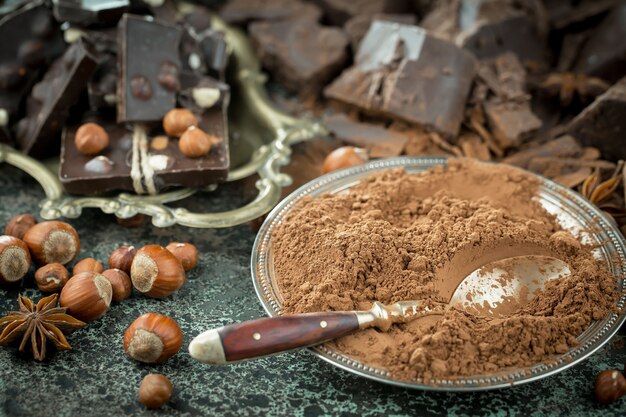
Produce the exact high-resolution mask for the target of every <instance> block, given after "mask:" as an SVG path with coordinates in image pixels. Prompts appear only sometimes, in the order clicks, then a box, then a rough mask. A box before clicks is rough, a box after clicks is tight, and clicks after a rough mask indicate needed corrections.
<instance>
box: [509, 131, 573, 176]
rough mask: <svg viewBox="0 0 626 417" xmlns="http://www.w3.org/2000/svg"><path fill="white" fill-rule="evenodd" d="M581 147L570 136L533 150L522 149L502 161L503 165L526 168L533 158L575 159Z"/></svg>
mask: <svg viewBox="0 0 626 417" xmlns="http://www.w3.org/2000/svg"><path fill="white" fill-rule="evenodd" d="M582 152H583V149H582V147H581V146H580V145H579V144H578V142H576V139H574V138H573V137H572V136H570V135H565V136H561V137H560V138H556V139H553V140H550V141H548V142H546V143H545V144H543V145H540V146H536V147H534V148H528V149H524V150H522V151H519V152H516V153H514V154H513V155H511V156H508V157H506V158H504V159H503V160H502V162H503V163H505V164H511V165H516V166H518V167H522V168H528V166H529V164H530V162H531V161H532V160H533V159H535V158H542V157H554V158H575V157H578V156H580V155H581V154H582Z"/></svg>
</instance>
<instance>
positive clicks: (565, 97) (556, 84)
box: [541, 72, 609, 106]
mask: <svg viewBox="0 0 626 417" xmlns="http://www.w3.org/2000/svg"><path fill="white" fill-rule="evenodd" d="M541 88H542V89H543V90H544V91H546V92H547V93H548V94H551V95H558V96H559V99H560V101H561V104H562V105H563V106H569V105H570V104H571V103H572V101H573V100H574V97H575V96H578V98H579V99H580V100H581V101H582V102H584V103H586V102H588V101H590V100H592V99H594V98H596V97H597V96H599V95H600V94H602V93H604V92H605V91H606V90H607V89H608V88H609V85H608V84H607V83H606V82H604V80H602V79H600V78H597V77H589V76H587V75H585V74H574V73H571V72H563V73H553V74H550V75H548V77H547V78H546V79H545V80H544V81H543V82H542V83H541Z"/></svg>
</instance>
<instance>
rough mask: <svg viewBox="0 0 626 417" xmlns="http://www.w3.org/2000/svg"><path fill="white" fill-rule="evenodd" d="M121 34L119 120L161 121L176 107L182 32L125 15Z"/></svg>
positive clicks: (120, 27)
mask: <svg viewBox="0 0 626 417" xmlns="http://www.w3.org/2000/svg"><path fill="white" fill-rule="evenodd" d="M118 32H119V33H118V54H117V56H118V71H119V73H118V80H117V120H118V121H119V122H154V121H158V120H160V119H162V118H163V116H164V115H165V113H167V112H168V111H169V110H171V109H172V108H173V107H174V105H175V103H176V93H177V92H178V89H179V87H180V81H179V73H180V70H181V64H180V59H179V55H178V46H179V42H180V36H181V30H180V28H178V27H176V26H172V25H167V24H164V23H160V22H157V21H153V20H151V19H150V18H144V17H140V16H133V15H128V14H125V15H124V16H123V17H122V19H121V20H120V23H119V26H118Z"/></svg>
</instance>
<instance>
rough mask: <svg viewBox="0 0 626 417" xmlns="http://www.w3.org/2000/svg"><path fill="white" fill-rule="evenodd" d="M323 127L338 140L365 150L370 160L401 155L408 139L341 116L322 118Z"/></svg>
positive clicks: (393, 131)
mask: <svg viewBox="0 0 626 417" xmlns="http://www.w3.org/2000/svg"><path fill="white" fill-rule="evenodd" d="M324 126H326V128H327V129H328V130H330V132H331V133H332V134H333V135H334V136H335V137H336V138H337V139H339V140H341V141H343V142H345V143H347V144H349V145H353V146H357V147H359V148H364V149H367V151H368V152H367V153H368V155H369V156H370V157H372V158H389V157H394V156H399V155H400V154H402V151H403V150H404V147H405V145H406V143H407V141H408V137H407V136H406V135H405V134H403V133H401V132H397V131H395V130H391V129H386V128H384V127H382V126H379V125H375V124H371V123H361V122H357V121H354V120H351V119H350V118H348V117H347V116H345V115H343V114H335V115H332V116H328V117H325V118H324Z"/></svg>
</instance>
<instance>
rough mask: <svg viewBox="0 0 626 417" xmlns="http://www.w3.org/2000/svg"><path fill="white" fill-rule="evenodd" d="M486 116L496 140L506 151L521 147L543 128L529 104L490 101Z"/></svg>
mask: <svg viewBox="0 0 626 417" xmlns="http://www.w3.org/2000/svg"><path fill="white" fill-rule="evenodd" d="M485 114H486V115H487V120H488V122H489V125H490V126H491V133H492V134H493V137H494V139H495V140H496V141H497V142H498V145H500V147H502V148H504V149H506V148H510V147H513V146H519V145H521V144H522V143H523V142H524V141H525V140H527V139H529V138H530V137H532V135H533V134H534V133H535V132H537V130H539V128H540V127H541V119H539V118H538V117H537V116H536V115H535V114H534V113H533V112H532V110H531V108H530V104H529V103H516V102H513V101H510V102H499V101H489V102H487V103H485Z"/></svg>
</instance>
